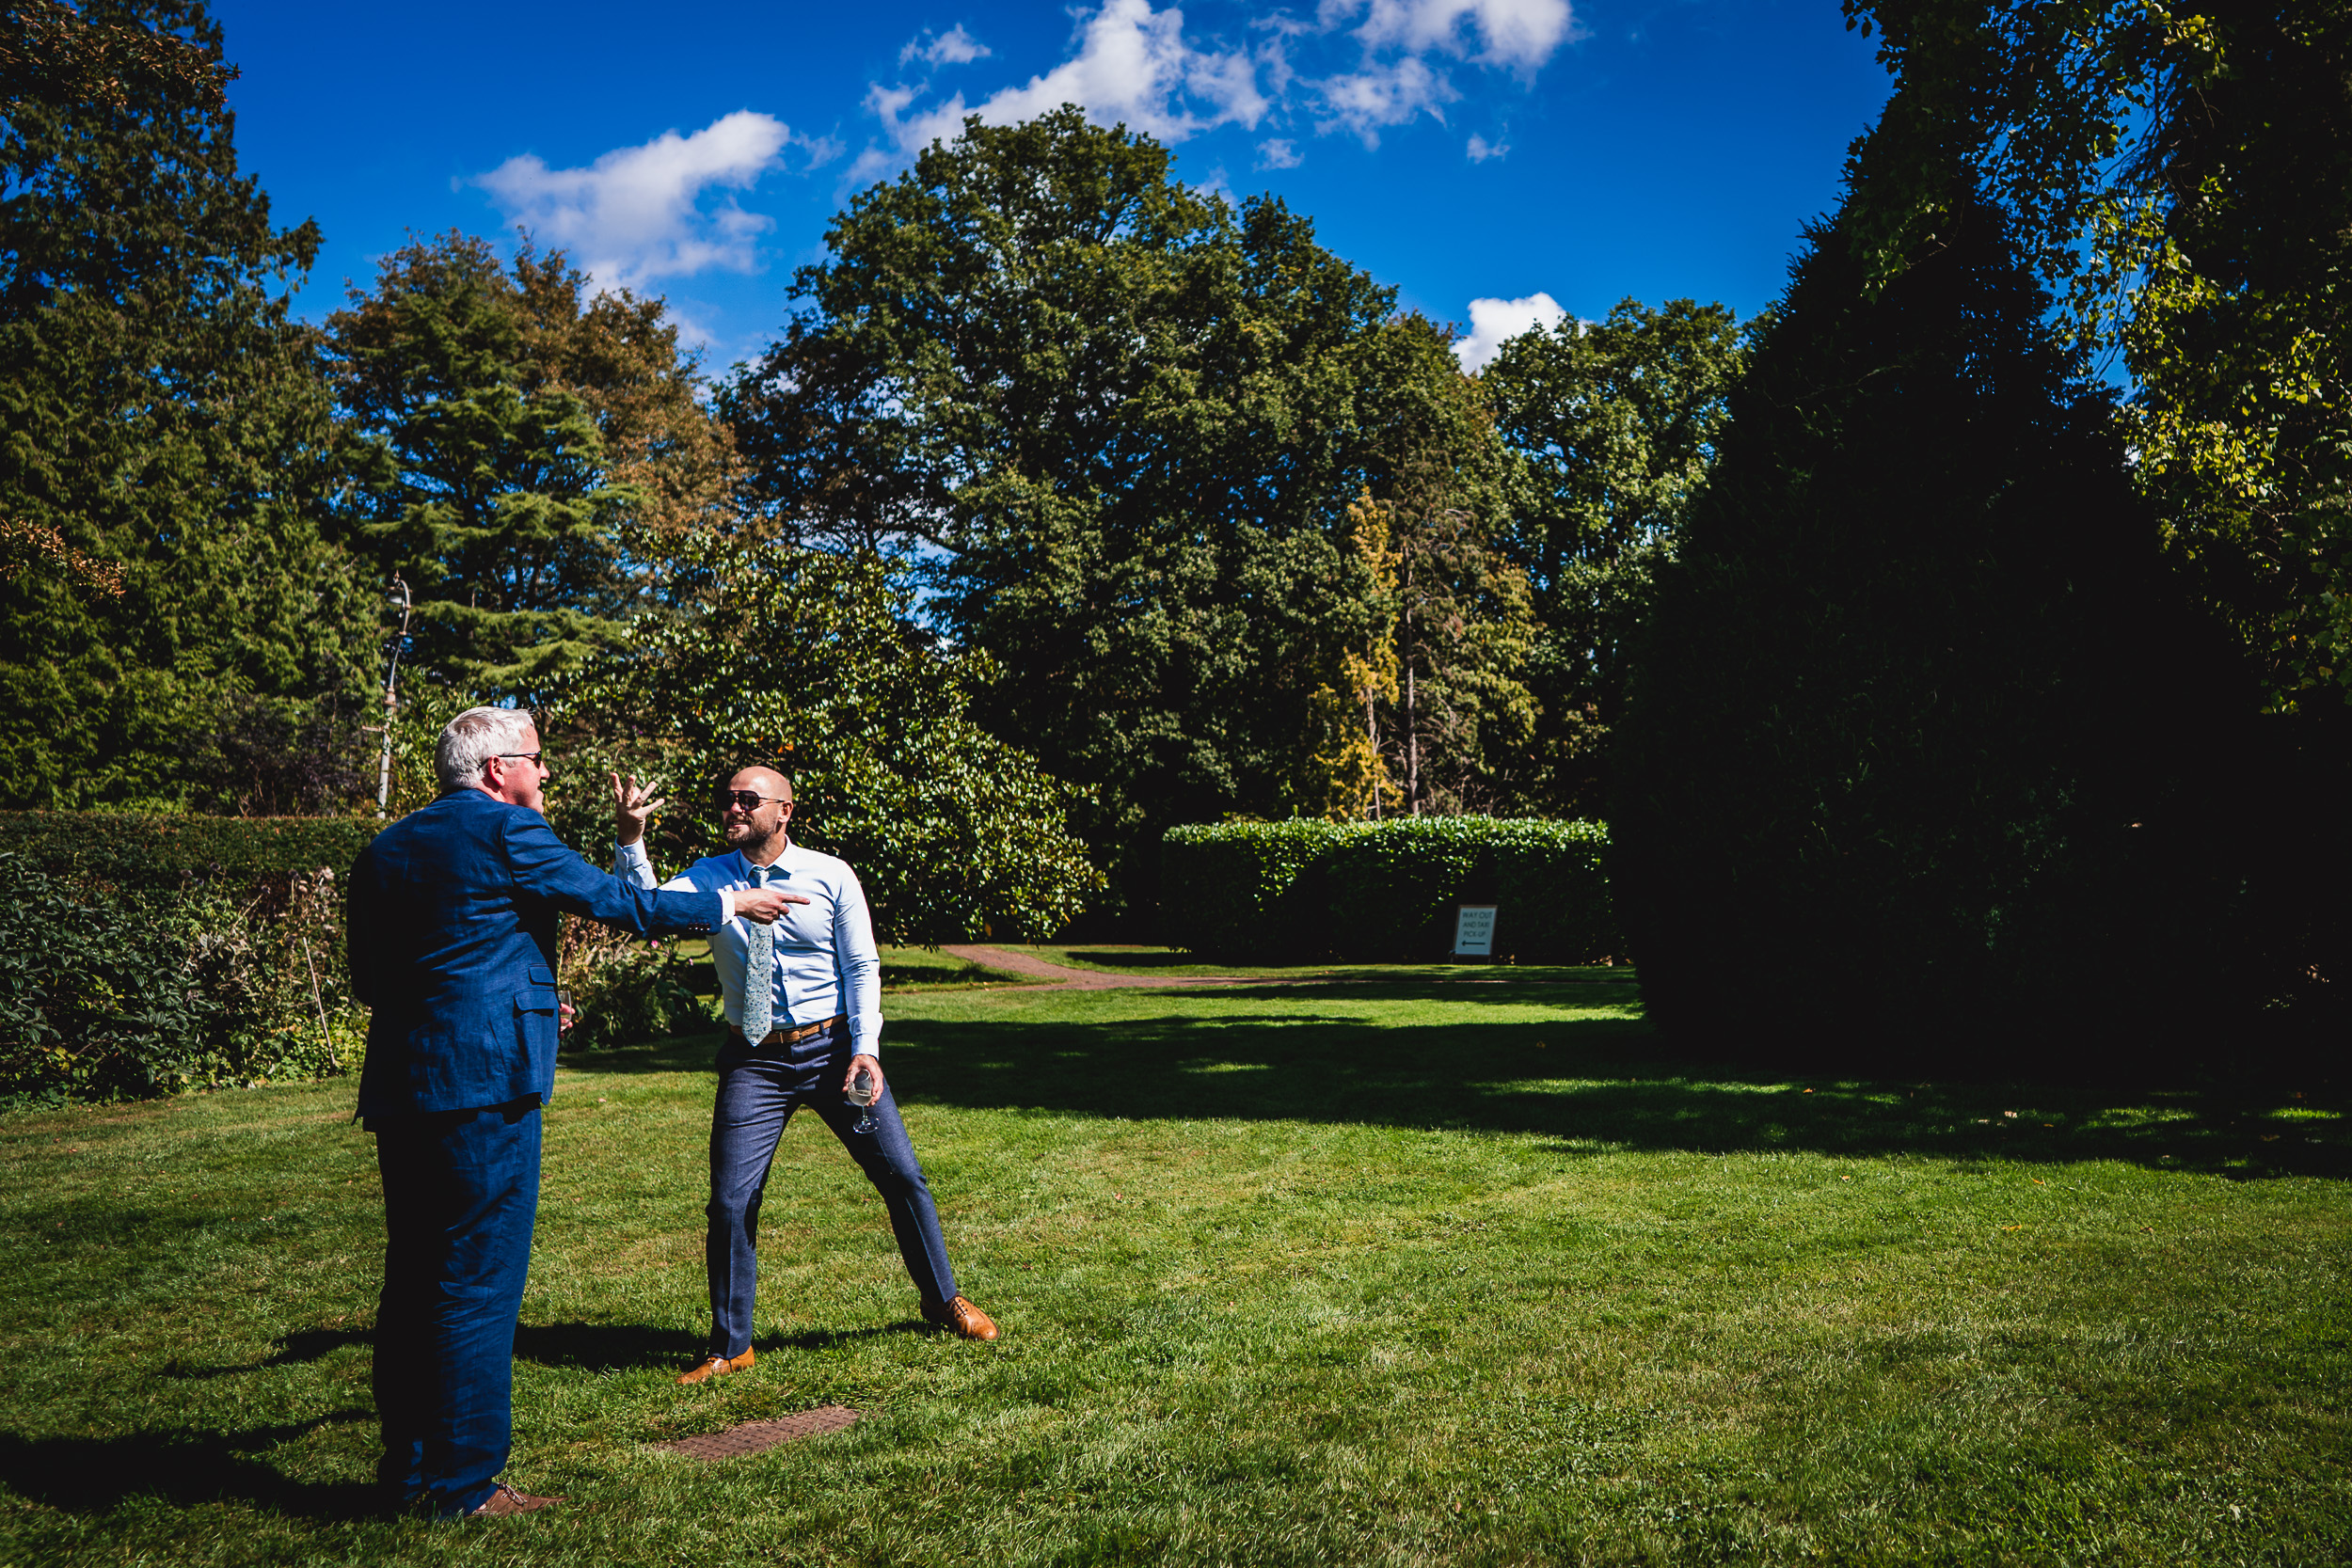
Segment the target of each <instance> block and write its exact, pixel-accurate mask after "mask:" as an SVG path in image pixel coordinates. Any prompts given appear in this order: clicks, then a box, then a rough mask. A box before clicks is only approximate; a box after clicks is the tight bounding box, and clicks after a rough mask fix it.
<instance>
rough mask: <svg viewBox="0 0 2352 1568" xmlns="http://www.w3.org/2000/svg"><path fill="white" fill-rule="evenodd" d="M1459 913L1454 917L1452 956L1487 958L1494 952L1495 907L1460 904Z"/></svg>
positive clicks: (1492, 955)
mask: <svg viewBox="0 0 2352 1568" xmlns="http://www.w3.org/2000/svg"><path fill="white" fill-rule="evenodd" d="M1457 908H1458V909H1459V910H1460V911H1461V912H1460V913H1458V914H1456V915H1455V916H1454V957H1455V958H1492V957H1494V951H1495V907H1494V906H1493V905H1492V904H1462V905H1459V906H1457Z"/></svg>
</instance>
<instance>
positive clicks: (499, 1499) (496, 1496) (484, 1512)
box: [466, 1481, 564, 1519]
mask: <svg viewBox="0 0 2352 1568" xmlns="http://www.w3.org/2000/svg"><path fill="white" fill-rule="evenodd" d="M563 1500H564V1499H563V1498H561V1497H531V1496H530V1495H528V1494H527V1493H522V1492H517V1491H516V1490H515V1489H514V1488H513V1487H511V1486H509V1485H507V1484H506V1483H505V1482H504V1481H501V1482H499V1489H498V1490H497V1491H495V1492H493V1493H491V1494H490V1495H489V1497H487V1498H485V1500H484V1501H483V1504H482V1506H481V1507H480V1508H477V1509H475V1510H474V1511H473V1512H472V1513H469V1514H467V1515H466V1517H467V1518H469V1519H503V1518H505V1517H506V1516H507V1515H508V1514H510V1513H538V1512H539V1511H540V1510H541V1509H543V1508H548V1507H552V1506H553V1505H554V1504H556V1503H560V1502H562V1501H563Z"/></svg>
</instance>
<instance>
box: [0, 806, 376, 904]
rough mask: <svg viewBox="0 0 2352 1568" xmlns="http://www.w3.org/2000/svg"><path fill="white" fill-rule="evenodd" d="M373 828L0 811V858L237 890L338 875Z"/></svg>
mask: <svg viewBox="0 0 2352 1568" xmlns="http://www.w3.org/2000/svg"><path fill="white" fill-rule="evenodd" d="M383 828H384V824H383V823H381V822H379V821H377V820H376V819H375V818H374V817H373V816H174V815H169V814H165V813H146V812H62V811H10V812H0V854H8V855H15V856H17V857H18V858H19V859H21V860H22V861H24V863H26V864H28V865H30V866H31V867H32V868H33V869H35V870H37V871H41V872H46V873H48V874H49V875H51V876H57V877H68V878H72V879H75V880H77V881H86V882H97V883H103V884H106V885H110V886H116V887H173V888H176V887H181V886H183V885H185V884H187V883H189V882H191V881H204V882H218V883H220V884H222V885H224V886H226V887H230V888H246V887H249V886H250V885H251V884H253V883H255V882H257V881H260V880H262V879H265V878H285V877H289V876H297V875H301V874H304V873H308V872H311V871H315V870H317V869H318V868H319V867H321V866H326V867H329V868H331V869H332V870H333V871H334V873H335V874H336V875H337V876H338V877H341V876H342V875H343V873H344V872H346V871H348V870H349V869H350V868H351V863H352V862H353V861H356V860H358V858H359V851H360V850H362V849H364V848H366V847H368V841H369V840H371V839H373V837H375V835H376V834H377V833H378V832H382V831H383Z"/></svg>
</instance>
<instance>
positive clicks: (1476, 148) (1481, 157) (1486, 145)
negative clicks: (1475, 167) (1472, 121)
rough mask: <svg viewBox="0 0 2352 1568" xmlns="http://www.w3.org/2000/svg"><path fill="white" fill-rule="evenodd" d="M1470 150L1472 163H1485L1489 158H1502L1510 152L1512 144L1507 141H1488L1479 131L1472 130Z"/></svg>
mask: <svg viewBox="0 0 2352 1568" xmlns="http://www.w3.org/2000/svg"><path fill="white" fill-rule="evenodd" d="M1510 150H1511V144H1510V143H1509V142H1507V141H1488V140H1487V139H1486V137H1484V136H1482V135H1479V134H1478V133H1477V132H1475V131H1472V132H1471V133H1470V162H1471V163H1473V164H1483V163H1485V162H1486V160H1487V159H1489V158H1500V157H1502V156H1503V155H1504V154H1505V153H1507V152H1509V151H1510Z"/></svg>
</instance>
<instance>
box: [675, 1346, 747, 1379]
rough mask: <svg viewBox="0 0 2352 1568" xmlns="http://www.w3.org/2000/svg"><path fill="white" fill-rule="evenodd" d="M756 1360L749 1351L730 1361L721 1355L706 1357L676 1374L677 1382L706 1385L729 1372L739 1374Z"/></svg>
mask: <svg viewBox="0 0 2352 1568" xmlns="http://www.w3.org/2000/svg"><path fill="white" fill-rule="evenodd" d="M757 1359H758V1357H757V1356H756V1355H755V1354H754V1353H753V1352H751V1351H745V1352H744V1353H743V1354H740V1355H739V1356H737V1357H736V1358H735V1359H734V1360H732V1361H730V1360H728V1359H727V1358H726V1357H725V1356H723V1355H706V1356H704V1357H703V1358H702V1359H701V1360H700V1361H698V1362H696V1363H695V1364H694V1365H693V1366H691V1367H689V1368H687V1369H686V1370H684V1371H682V1372H680V1373H678V1375H677V1380H678V1381H679V1382H680V1383H707V1382H709V1381H710V1380H711V1379H712V1378H714V1377H724V1376H726V1375H727V1373H729V1372H739V1371H741V1370H743V1369H744V1368H746V1367H748V1366H750V1365H751V1364H752V1363H753V1362H754V1361H755V1360H757Z"/></svg>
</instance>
